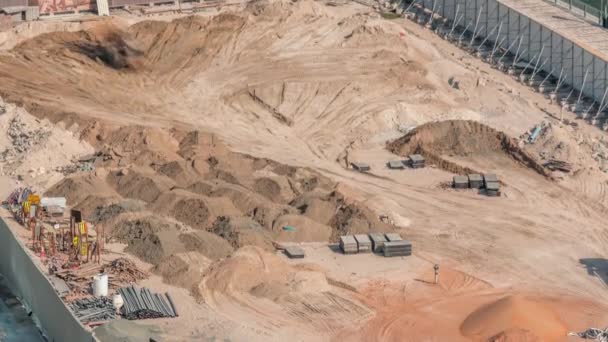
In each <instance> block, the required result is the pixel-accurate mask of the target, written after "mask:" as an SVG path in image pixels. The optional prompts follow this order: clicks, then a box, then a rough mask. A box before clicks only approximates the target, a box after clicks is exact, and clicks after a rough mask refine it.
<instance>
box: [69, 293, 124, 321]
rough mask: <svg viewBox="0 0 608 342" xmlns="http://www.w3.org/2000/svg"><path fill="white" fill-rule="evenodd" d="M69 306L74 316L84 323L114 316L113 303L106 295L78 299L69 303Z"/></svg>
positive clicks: (109, 318) (105, 319)
mask: <svg viewBox="0 0 608 342" xmlns="http://www.w3.org/2000/svg"><path fill="white" fill-rule="evenodd" d="M70 308H71V309H72V311H73V312H74V314H75V315H76V317H78V319H79V320H80V321H81V322H82V323H85V324H87V323H90V322H97V321H107V320H111V319H114V318H115V314H114V311H115V309H114V305H113V304H112V301H111V300H110V299H108V298H106V297H93V298H84V299H80V300H77V301H74V302H72V303H70Z"/></svg>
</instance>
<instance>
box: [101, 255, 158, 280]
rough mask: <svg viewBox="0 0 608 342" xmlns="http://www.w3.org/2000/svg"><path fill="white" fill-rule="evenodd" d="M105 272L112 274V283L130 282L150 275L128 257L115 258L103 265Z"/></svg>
mask: <svg viewBox="0 0 608 342" xmlns="http://www.w3.org/2000/svg"><path fill="white" fill-rule="evenodd" d="M103 272H104V273H106V274H109V275H110V283H111V284H129V283H134V282H137V281H138V280H141V279H145V278H147V277H148V275H147V274H146V273H144V272H142V271H140V270H139V269H138V268H137V266H136V265H135V263H134V262H133V261H131V260H129V259H126V258H118V259H116V260H113V261H112V262H110V263H109V264H107V265H106V266H104V267H103Z"/></svg>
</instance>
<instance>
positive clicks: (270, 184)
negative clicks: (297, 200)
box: [254, 178, 281, 202]
mask: <svg viewBox="0 0 608 342" xmlns="http://www.w3.org/2000/svg"><path fill="white" fill-rule="evenodd" d="M254 189H255V192H257V193H259V194H261V195H262V196H264V197H266V198H268V199H269V200H271V201H273V202H280V200H281V186H280V185H279V184H278V183H277V182H275V181H274V180H272V179H270V178H260V179H256V181H255V185H254Z"/></svg>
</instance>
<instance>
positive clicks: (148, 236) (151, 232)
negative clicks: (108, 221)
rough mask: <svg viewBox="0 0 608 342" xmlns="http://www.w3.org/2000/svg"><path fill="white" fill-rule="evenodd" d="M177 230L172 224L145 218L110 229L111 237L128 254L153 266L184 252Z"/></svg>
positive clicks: (152, 217) (129, 221) (153, 218)
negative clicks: (123, 245) (125, 246)
mask: <svg viewBox="0 0 608 342" xmlns="http://www.w3.org/2000/svg"><path fill="white" fill-rule="evenodd" d="M179 230H180V228H179V227H178V226H177V225H176V224H174V223H172V222H169V221H167V220H163V219H161V218H157V217H155V216H147V217H142V218H135V219H128V220H124V221H121V222H118V223H117V224H116V225H115V226H114V227H113V229H112V237H113V238H115V239H117V240H118V241H120V242H123V243H126V244H127V245H128V246H127V248H126V251H127V252H128V253H131V254H133V255H135V256H137V257H139V258H141V259H142V260H144V261H146V262H149V263H151V264H154V265H155V264H158V263H159V262H161V261H162V260H164V259H165V258H166V257H168V256H170V255H172V254H175V253H179V252H185V251H186V249H185V247H184V246H183V243H182V242H181V241H180V240H179V237H178V236H179Z"/></svg>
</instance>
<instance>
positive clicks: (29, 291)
mask: <svg viewBox="0 0 608 342" xmlns="http://www.w3.org/2000/svg"><path fill="white" fill-rule="evenodd" d="M0 210H1V209H0ZM28 253H29V251H27V252H26V249H25V247H24V246H23V244H22V243H21V242H20V241H19V240H17V238H16V237H15V236H14V235H13V233H12V231H11V230H10V229H9V227H8V226H7V225H6V223H5V222H4V221H3V220H2V219H0V273H2V274H3V275H4V276H5V277H6V279H7V280H8V281H9V283H10V285H11V287H12V290H13V292H14V293H15V294H16V295H17V296H19V297H20V298H21V300H22V302H24V303H25V304H26V306H27V307H29V309H30V310H32V312H33V314H34V315H35V317H36V318H37V319H38V321H39V322H40V324H41V325H42V328H43V330H44V332H45V334H46V335H47V337H48V340H49V341H51V342H64V341H65V342H67V341H69V342H72V341H74V342H91V341H93V337H92V335H91V332H89V331H87V330H86V329H85V328H84V326H82V324H80V322H79V321H78V320H77V319H76V317H75V316H74V315H73V314H72V312H71V311H70V310H69V309H68V308H67V306H66V305H65V304H64V303H63V301H62V300H61V299H60V298H59V296H58V295H57V293H56V292H55V290H54V289H53V286H52V285H51V283H50V282H49V280H48V279H47V278H46V277H45V276H44V274H43V273H42V271H41V270H40V269H39V268H38V266H37V265H36V264H35V263H34V261H33V260H32V259H31V258H30V256H29V255H28Z"/></svg>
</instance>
